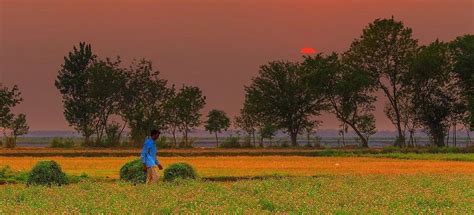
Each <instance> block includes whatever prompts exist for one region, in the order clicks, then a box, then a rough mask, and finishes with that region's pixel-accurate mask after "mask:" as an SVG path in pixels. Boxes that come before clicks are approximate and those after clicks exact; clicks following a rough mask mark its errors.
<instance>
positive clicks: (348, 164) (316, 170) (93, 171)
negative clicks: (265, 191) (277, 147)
mask: <svg viewBox="0 0 474 215" xmlns="http://www.w3.org/2000/svg"><path fill="white" fill-rule="evenodd" d="M136 158H137V157H0V165H8V166H10V167H11V168H12V169H13V170H14V171H29V170H30V169H31V168H32V167H33V166H34V165H35V164H36V163H37V162H38V161H40V160H54V161H56V162H58V163H59V164H60V165H61V167H62V169H63V170H64V171H65V172H66V173H68V174H70V175H76V176H78V175H81V174H82V173H85V174H87V175H89V176H91V177H100V178H109V179H117V178H118V173H119V170H120V168H121V167H122V165H124V164H125V163H126V162H128V161H130V160H133V159H136ZM159 159H160V161H161V163H162V164H163V165H164V166H165V167H166V166H168V165H170V164H172V163H177V162H187V163H189V164H191V165H193V166H194V167H195V168H196V169H197V171H198V173H199V175H200V176H202V177H221V176H224V177H225V176H233V177H236V176H262V175H274V174H278V175H290V176H314V175H341V174H342V175H343V174H363V175H368V174H383V175H399V174H419V173H423V174H473V175H474V162H463V161H442V160H401V159H390V158H374V157H304V156H260V157H254V156H230V157H161V158H159ZM161 173H162V171H160V174H161Z"/></svg>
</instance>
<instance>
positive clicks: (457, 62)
mask: <svg viewBox="0 0 474 215" xmlns="http://www.w3.org/2000/svg"><path fill="white" fill-rule="evenodd" d="M450 48H451V51H452V54H453V56H454V71H455V72H456V73H457V75H458V76H459V84H460V85H461V86H462V88H463V90H464V92H466V93H464V94H463V99H464V100H465V101H466V103H468V116H467V117H465V120H464V122H465V124H466V125H469V124H470V127H471V130H473V129H474V35H464V36H461V37H458V38H456V40H454V41H453V42H451V44H450Z"/></svg>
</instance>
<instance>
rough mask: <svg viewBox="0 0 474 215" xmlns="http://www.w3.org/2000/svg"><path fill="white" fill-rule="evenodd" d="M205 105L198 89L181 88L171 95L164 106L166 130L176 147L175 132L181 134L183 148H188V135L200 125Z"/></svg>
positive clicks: (204, 99) (190, 87)
mask: <svg viewBox="0 0 474 215" xmlns="http://www.w3.org/2000/svg"><path fill="white" fill-rule="evenodd" d="M205 104H206V97H205V96H203V95H202V91H201V89H199V87H193V86H183V87H182V88H181V89H180V90H179V92H178V93H173V96H172V98H171V99H170V100H169V101H168V102H167V104H166V108H165V110H166V119H167V125H168V129H169V130H170V131H171V133H172V135H173V140H174V144H175V146H176V132H177V131H181V132H183V136H184V143H183V144H184V146H185V147H189V145H188V144H189V142H188V133H189V131H191V129H193V128H195V127H197V126H199V125H200V124H201V110H202V108H203V107H204V105H205Z"/></svg>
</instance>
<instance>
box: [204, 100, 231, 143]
mask: <svg viewBox="0 0 474 215" xmlns="http://www.w3.org/2000/svg"><path fill="white" fill-rule="evenodd" d="M229 126H230V119H229V117H227V114H226V113H225V112H224V111H221V110H216V109H213V110H211V111H209V113H208V114H207V121H206V125H204V127H205V129H206V131H209V132H211V133H214V134H215V135H216V145H217V147H219V138H218V137H217V133H220V132H222V131H224V130H227V129H228V128H229Z"/></svg>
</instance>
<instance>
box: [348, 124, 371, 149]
mask: <svg viewBox="0 0 474 215" xmlns="http://www.w3.org/2000/svg"><path fill="white" fill-rule="evenodd" d="M348 125H349V126H351V128H352V130H354V132H355V133H356V134H357V136H359V139H360V140H361V141H362V147H364V148H369V141H368V140H367V138H366V137H365V136H364V135H362V133H360V131H359V129H357V127H355V125H352V124H348Z"/></svg>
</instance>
